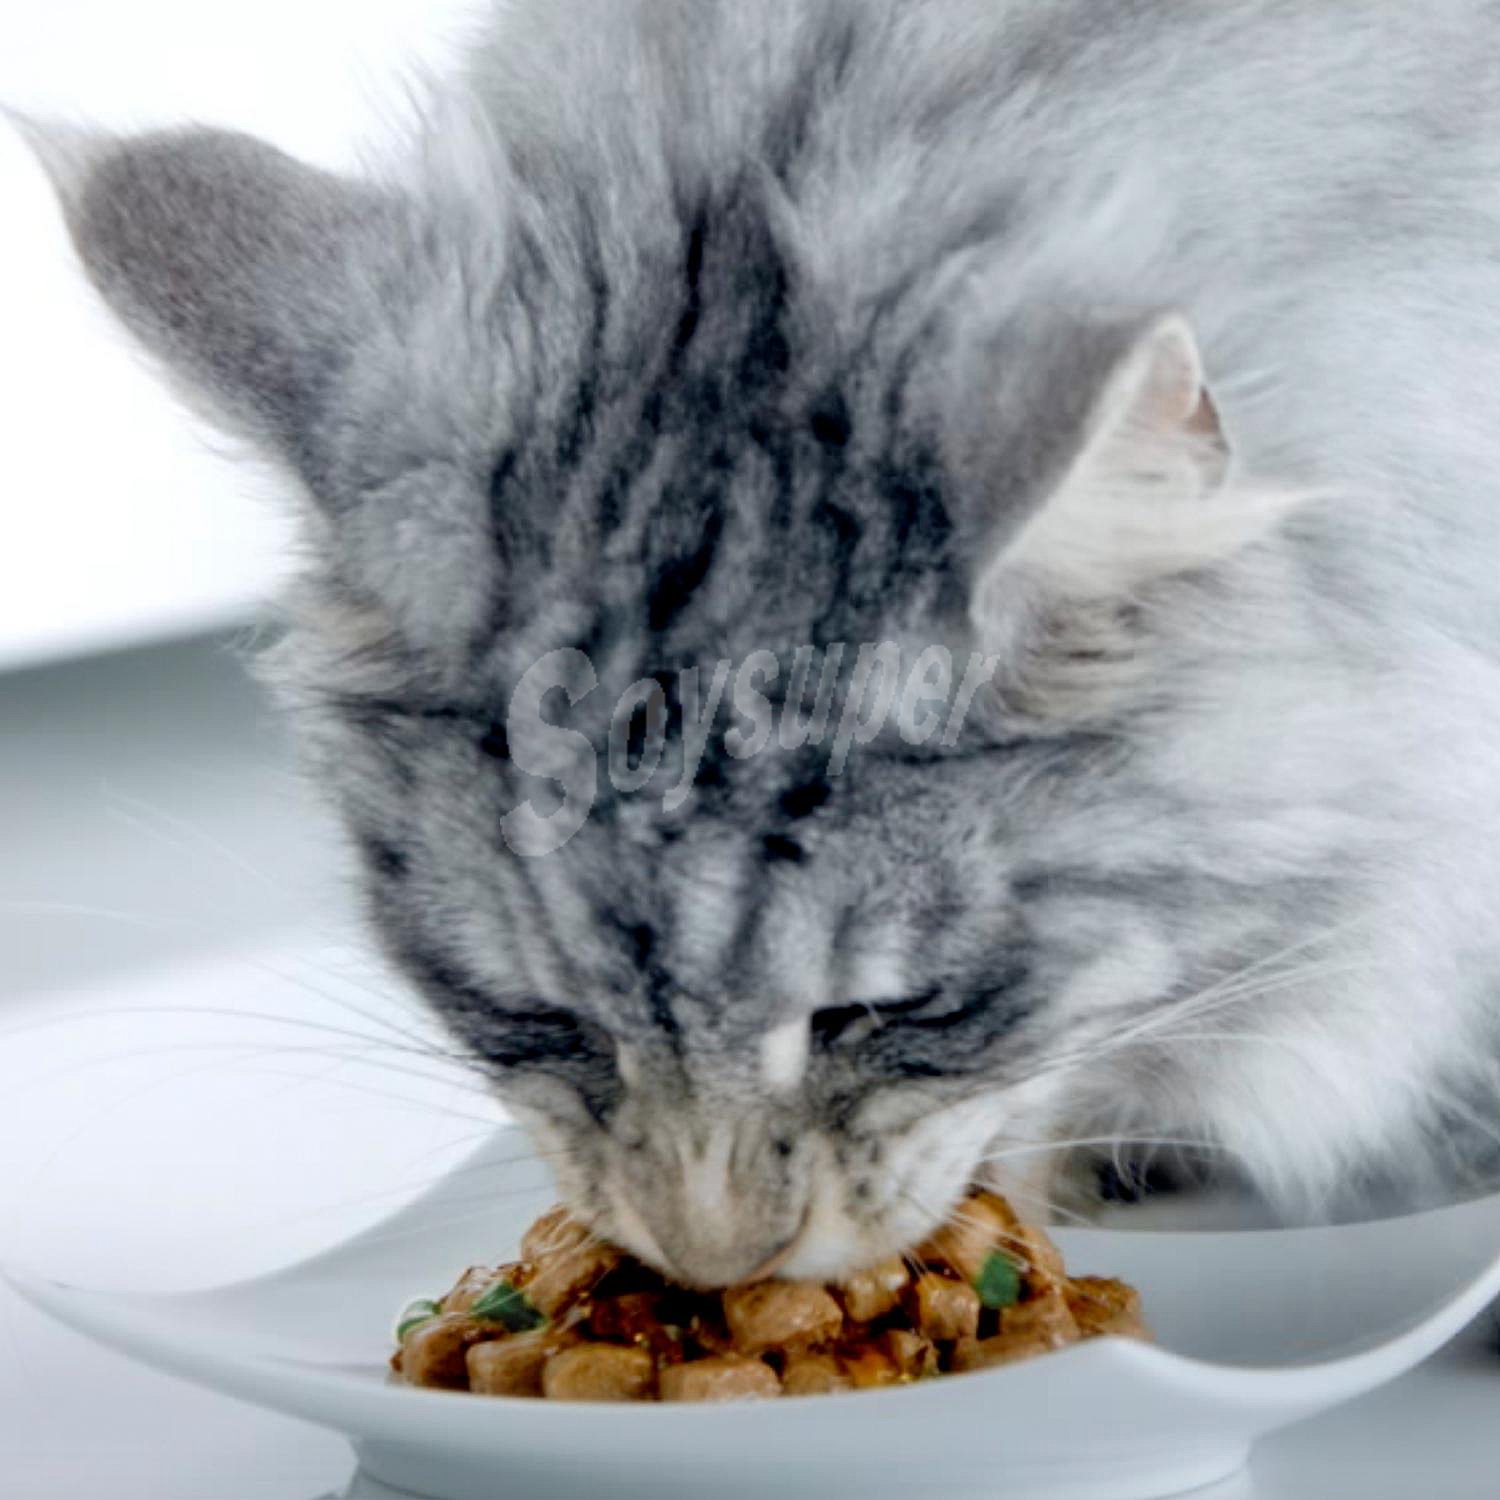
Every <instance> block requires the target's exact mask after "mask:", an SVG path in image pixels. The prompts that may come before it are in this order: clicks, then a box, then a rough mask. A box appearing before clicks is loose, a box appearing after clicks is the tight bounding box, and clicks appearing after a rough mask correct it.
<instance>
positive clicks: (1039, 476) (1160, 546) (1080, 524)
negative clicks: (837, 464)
mask: <svg viewBox="0 0 1500 1500" xmlns="http://www.w3.org/2000/svg"><path fill="white" fill-rule="evenodd" d="M999 357H1000V358H1001V360H1003V361H1006V363H1008V366H1009V368H1008V369H1003V370H1002V371H999V372H997V373H998V374H999V378H1000V382H1001V385H1000V389H999V390H997V391H996V392H995V393H994V399H993V401H992V403H991V404H990V405H989V413H988V417H989V428H988V431H985V432H982V433H980V434H979V442H978V446H977V452H978V454H979V455H981V463H980V464H979V465H977V466H971V469H970V477H969V482H968V488H969V489H970V491H971V495H972V501H971V511H970V520H971V523H972V525H973V530H972V533H971V543H970V546H971V560H972V564H973V569H974V571H973V579H972V581H973V586H974V595H975V603H974V608H975V613H976V616H977V617H982V616H984V615H985V614H986V613H991V612H993V611H995V610H1001V611H1003V610H1005V609H1006V608H1007V607H1008V605H1009V604H1010V603H1012V602H1014V601H1015V600H1016V598H1017V597H1018V596H1019V595H1024V596H1026V597H1027V598H1028V599H1031V600H1033V601H1034V600H1035V599H1037V598H1038V597H1048V596H1050V597H1052V598H1054V599H1076V600H1109V599H1119V598H1127V597H1129V596H1131V595H1134V594H1136V593H1138V592H1139V591H1140V590H1141V589H1143V588H1145V587H1147V586H1149V585H1151V584H1152V583H1154V582H1157V581H1159V580H1161V579H1164V578H1168V577H1171V576H1174V575H1178V574H1185V573H1191V572H1195V571H1197V570H1199V569H1202V568H1206V567H1210V566H1212V565H1214V564H1216V563H1219V562H1222V561H1224V560H1225V559H1227V558H1229V557H1231V556H1233V555H1234V554H1236V553H1238V552H1239V551H1241V550H1242V549H1243V548H1245V547H1248V546H1249V545H1251V544H1252V543H1254V542H1256V541H1257V540H1259V539H1260V538H1262V537H1264V536H1265V535H1266V534H1267V533H1268V532H1269V531H1271V530H1272V529H1273V528H1274V527H1275V526H1276V524H1277V523H1278V522H1279V521H1280V520H1281V519H1282V517H1283V516H1284V515H1285V514H1286V513H1287V511H1288V509H1289V508H1291V507H1292V506H1293V505H1294V504H1295V503H1296V497H1294V496H1292V495H1289V494H1287V493H1286V492H1283V491H1278V490H1276V489H1274V488H1268V487H1266V486H1263V485H1256V484H1252V483H1248V482H1245V481H1244V479H1243V478H1242V477H1241V476H1240V475H1238V474H1237V472H1236V463H1235V456H1234V453H1233V450H1232V446H1231V443H1230V440H1229V438H1228V436H1227V435H1226V433H1225V431H1224V428H1223V425H1222V423H1221V421H1220V417H1219V411H1218V408H1217V406H1216V405H1215V402H1214V400H1213V397H1212V396H1211V394H1210V392H1209V390H1208V387H1207V384H1206V381H1205V378H1204V372H1203V363H1202V360H1201V358H1200V356H1199V352H1198V345H1197V341H1196V339H1195V338H1194V336H1193V331H1192V328H1191V327H1190V325H1189V324H1188V322H1187V321H1186V319H1184V318H1183V317H1181V316H1178V315H1176V314H1167V315H1163V316H1156V317H1151V318H1147V319H1141V320H1129V321H1125V322H1099V323H1094V324H1089V323H1086V322H1081V321H1078V320H1069V321H1067V322H1065V323H1063V324H1062V325H1061V326H1058V325H1057V324H1055V323H1054V324H1053V325H1052V326H1051V327H1050V329H1045V330H1039V331H1038V334H1037V335H1035V336H1034V337H1033V338H1031V339H1022V340H1020V341H1018V342H1017V343H1016V344H1015V345H1014V346H1012V347H1011V348H1009V349H1008V350H1001V351H1000V352H999ZM974 451H976V450H974V449H971V453H972V452H974ZM987 491H988V493H987ZM976 511H977V512H978V514H977V515H976V514H975V512H976Z"/></svg>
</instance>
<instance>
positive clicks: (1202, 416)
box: [1185, 386, 1223, 438]
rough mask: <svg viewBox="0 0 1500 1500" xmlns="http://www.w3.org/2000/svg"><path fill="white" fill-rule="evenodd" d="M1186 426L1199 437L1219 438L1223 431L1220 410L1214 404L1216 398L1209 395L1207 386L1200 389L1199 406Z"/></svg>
mask: <svg viewBox="0 0 1500 1500" xmlns="http://www.w3.org/2000/svg"><path fill="white" fill-rule="evenodd" d="M1185 425H1186V427H1187V430H1188V431H1189V432H1191V433H1193V434H1195V435H1196V436H1198V437H1207V438H1211V437H1217V436H1218V435H1219V433H1220V432H1221V431H1222V430H1223V426H1222V424H1221V423H1220V421H1219V408H1218V407H1217V406H1216V405H1215V404H1214V398H1213V397H1212V396H1210V395H1209V394H1208V389H1207V387H1206V386H1200V387H1199V390H1198V405H1197V407H1196V408H1195V409H1194V410H1193V412H1192V414H1191V415H1190V416H1189V417H1188V419H1187V422H1186V424H1185Z"/></svg>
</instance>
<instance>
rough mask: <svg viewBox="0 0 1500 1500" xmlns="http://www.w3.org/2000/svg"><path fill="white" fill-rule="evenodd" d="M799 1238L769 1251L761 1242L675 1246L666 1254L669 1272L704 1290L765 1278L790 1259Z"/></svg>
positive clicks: (689, 1284) (763, 1279)
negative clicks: (732, 1245)
mask: <svg viewBox="0 0 1500 1500" xmlns="http://www.w3.org/2000/svg"><path fill="white" fill-rule="evenodd" d="M799 1238H800V1232H799V1234H797V1235H792V1236H790V1237H789V1238H787V1239H784V1240H783V1241H782V1242H781V1243H780V1244H778V1245H775V1246H773V1247H772V1248H771V1249H770V1251H769V1253H768V1252H767V1250H766V1247H765V1246H764V1245H757V1244H755V1243H753V1242H751V1243H747V1244H745V1245H743V1246H741V1247H738V1248H735V1247H729V1246H719V1245H674V1246H672V1247H671V1249H670V1250H668V1251H667V1253H666V1254H667V1260H668V1262H669V1268H668V1274H669V1275H670V1276H671V1277H672V1278H673V1279H674V1280H675V1281H680V1282H682V1283H684V1284H685V1285H687V1286H692V1287H698V1288H701V1289H703V1290H705V1291H717V1290H718V1289H720V1288H721V1287H726V1286H742V1285H744V1284H745V1283H746V1282H750V1281H765V1280H767V1279H768V1278H769V1277H771V1276H774V1275H775V1274H776V1272H777V1271H778V1270H779V1269H780V1268H781V1267H782V1266H784V1265H785V1264H786V1263H787V1261H789V1260H790V1259H791V1258H792V1256H793V1254H795V1252H796V1246H797V1240H798V1239H799Z"/></svg>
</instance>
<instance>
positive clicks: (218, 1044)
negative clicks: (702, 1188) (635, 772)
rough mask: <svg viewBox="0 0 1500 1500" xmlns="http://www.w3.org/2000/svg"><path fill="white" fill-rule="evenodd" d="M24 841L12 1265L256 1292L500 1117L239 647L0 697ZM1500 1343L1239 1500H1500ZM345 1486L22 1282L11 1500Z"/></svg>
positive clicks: (18, 852)
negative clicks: (430, 1023)
mask: <svg viewBox="0 0 1500 1500" xmlns="http://www.w3.org/2000/svg"><path fill="white" fill-rule="evenodd" d="M0 828H3V829H4V830H5V831H6V834H7V838H6V842H5V844H4V846H3V848H0V973H4V974H6V975H8V976H17V975H19V976H21V982H19V983H16V982H9V983H7V982H4V981H0V1260H8V1261H21V1262H24V1263H27V1264H30V1265H32V1266H35V1267H37V1268H39V1269H48V1270H51V1271H52V1272H54V1273H55V1274H59V1275H65V1276H68V1277H71V1278H74V1279H77V1280H80V1281H92V1282H95V1283H97V1284H104V1285H115V1286H122V1287H124V1286H132V1287H134V1286H139V1287H152V1286H156V1287H163V1288H165V1287H171V1286H188V1285H206V1284H210V1283H213V1282H217V1281H222V1280H230V1279H237V1278H239V1277H241V1276H245V1275H250V1274H254V1273H256V1272H258V1271H261V1270H267V1269H270V1268H271V1267H273V1266H275V1265H279V1264H285V1263H287V1262H290V1261H292V1260H296V1259H299V1258H301V1257H302V1256H304V1255H306V1254H309V1253H311V1252H313V1251H315V1250H317V1249H319V1248H322V1247H324V1246H327V1245H331V1244H334V1243H337V1242H338V1241H339V1240H340V1239H342V1238H343V1237H345V1236H346V1235H348V1234H349V1233H351V1232H353V1231H355V1230H357V1229H360V1228H362V1227H364V1226H366V1225H368V1224H370V1223H372V1222H374V1221H375V1220H376V1219H378V1218H380V1217H383V1216H384V1215H385V1214H386V1213H388V1212H390V1211H392V1210H394V1209H395V1208H396V1207H397V1206H399V1205H400V1203H401V1202H402V1201H403V1200H404V1198H405V1197H407V1196H409V1195H410V1194H412V1193H414V1192H415V1191H416V1190H417V1189H418V1188H419V1187H420V1186H421V1184H422V1183H423V1182H424V1181H426V1180H427V1179H428V1178H429V1177H430V1176H431V1174H432V1173H434V1172H437V1171H440V1170H442V1168H443V1166H444V1165H445V1164H446V1163H448V1162H451V1161H454V1160H456V1159H457V1158H458V1157H459V1156H461V1155H462V1154H463V1153H464V1152H465V1151H466V1150H467V1149H468V1148H469V1146H470V1145H471V1143H472V1142H473V1140H474V1139H475V1138H476V1137H477V1135H478V1134H479V1133H480V1132H483V1131H485V1130H487V1129H489V1128H490V1127H491V1125H492V1124H493V1123H494V1122H495V1121H496V1120H497V1119H498V1113H497V1111H496V1110H495V1108H494V1107H493V1106H492V1105H490V1104H488V1103H486V1102H485V1101H484V1100H483V1099H481V1098H479V1097H478V1096H476V1095H475V1094H474V1093H473V1092H472V1091H471V1090H470V1088H469V1084H468V1080H467V1079H466V1078H465V1077H464V1076H463V1075H462V1074H461V1073H458V1072H455V1071H454V1070H452V1069H451V1068H449V1067H447V1066H446V1065H444V1064H442V1063H440V1062H438V1061H434V1060H430V1059H429V1058H427V1057H425V1056H424V1055H422V1054H421V1052H420V1051H419V1050H409V1049H410V1047H411V1039H410V1038H409V1037H408V1036H406V1035H404V1034H402V1035H398V1034H397V1033H396V1032H395V1031H394V1030H392V1028H393V1027H401V1028H403V1029H404V1028H409V1027H411V1026H414V1025H415V1026H419V1027H420V1025H421V1022H420V1019H419V1018H418V1017H416V1016H415V1014H414V1013H413V1012H412V1011H411V1010H410V1008H409V1005H408V1002H406V1001H405V1000H404V998H403V997H402V996H401V994H400V991H399V987H397V986H393V985H391V984H389V983H388V982H387V981H385V980H383V979H382V978H381V977H380V976H379V975H378V972H377V971H376V970H375V969H374V968H373V966H372V965H371V964H370V962H369V960H368V958H366V957H363V956H361V953H360V950H359V948H358V945H357V943H356V942H355V941H354V940H352V939H351V938H350V936H349V922H348V909H349V904H350V903H349V901H348V898H347V896H346V894H345V893H344V890H343V887H342V885H341V880H340V876H339V867H338V863H337V861H336V860H335V859H334V857H333V853H332V851H333V842H332V837H331V834H330V832H329V830H328V828H327V825H326V824H325V823H324V822H323V820H322V819H321V816H320V815H319V813H318V812H317V810H316V809H315V807H314V806H313V805H312V804H311V803H310V802H309V800H308V799H307V798H306V796H305V794H304V793H302V792H301V791H300V790H299V789H298V786H297V783H296V781H295V779H294V778H293V777H292V776H291V774H290V769H289V762H288V760H287V756H286V751H285V747H284V745H283V744H282V742H281V740H280V738H279V736H277V735H276V734H275V733H274V732H271V731H269V730H267V729H266V728H264V727H263V725H262V721H261V718H260V709H259V705H258V702H257V700H256V698H255V696H254V695H253V694H252V693H251V691H250V689H249V688H248V686H247V685H246V684H245V683H244V681H243V680H242V678H241V677H240V675H239V669H238V667H237V666H235V664H234V663H233V662H232V661H231V660H229V659H228V658H227V657H226V656H224V654H223V653H222V652H221V651H220V650H219V649H218V648H217V647H214V648H204V647H186V648H174V649H170V650H164V651H156V652H149V653H140V654H137V655H135V656H131V657H122V658H117V659H114V660H112V661H110V662H103V663H94V664H89V665H85V666H76V667H71V668H65V669H53V670H51V671H48V672H41V673H34V674H29V675H27V676H24V677H16V678H10V679H5V678H0ZM319 1028H324V1029H319ZM1419 1251H1420V1246H1414V1247H1413V1253H1419ZM1494 1345H1495V1336H1494V1329H1493V1327H1492V1326H1490V1325H1488V1324H1486V1325H1483V1326H1479V1327H1476V1328H1474V1329H1473V1330H1471V1331H1470V1333H1469V1334H1468V1335H1466V1336H1465V1337H1464V1338H1463V1339H1461V1340H1460V1341H1459V1342H1458V1343H1456V1344H1455V1345H1453V1346H1452V1347H1450V1348H1449V1349H1448V1350H1447V1351H1445V1352H1444V1353H1443V1354H1442V1355H1440V1356H1439V1357H1438V1358H1436V1359H1434V1360H1433V1361H1431V1362H1430V1363H1429V1364H1428V1365H1427V1366H1426V1367H1424V1368H1423V1369H1421V1370H1419V1371H1417V1372H1416V1373H1414V1374H1413V1375H1411V1376H1409V1377H1407V1378H1406V1379H1404V1380H1402V1381H1400V1382H1399V1383H1397V1384H1396V1385H1393V1386H1391V1387H1389V1388H1387V1389H1386V1390H1384V1391H1381V1392H1377V1393H1376V1394H1375V1395H1373V1396H1371V1397H1369V1398H1367V1399H1365V1400H1364V1401H1361V1402H1359V1403H1356V1404H1355V1405H1352V1406H1350V1407H1347V1408H1345V1409H1343V1410H1340V1411H1337V1412H1334V1413H1332V1414H1330V1415H1328V1416H1325V1417H1323V1418H1320V1419H1318V1420H1316V1421H1314V1422H1312V1423H1309V1424H1307V1425H1306V1426H1304V1427H1302V1428H1299V1429H1294V1430H1292V1431H1290V1432H1287V1433H1285V1434H1283V1435H1282V1436H1281V1437H1279V1438H1278V1439H1276V1440H1274V1441H1272V1442H1271V1443H1269V1444H1268V1445H1266V1446H1265V1447H1264V1449H1263V1450H1262V1451H1261V1452H1260V1453H1259V1454H1258V1456H1257V1458H1256V1461H1255V1465H1254V1468H1253V1471H1252V1473H1251V1474H1250V1475H1247V1476H1245V1477H1243V1478H1242V1479H1240V1480H1236V1481H1234V1482H1233V1483H1232V1484H1230V1485H1228V1486H1221V1487H1220V1488H1219V1489H1218V1490H1216V1491H1214V1492H1213V1494H1214V1496H1215V1497H1216V1500H1225V1497H1267V1500H1340V1497H1343V1496H1346V1495H1347V1496H1351V1497H1360V1500H1492V1497H1494V1496H1495V1495H1497V1494H1500V1354H1497V1353H1496V1352H1495V1347H1494ZM352 1469H353V1464H352V1459H351V1457H350V1455H349V1452H348V1450H347V1448H346V1447H345V1446H344V1444H343V1442H342V1441H341V1440H340V1439H339V1438H337V1437H335V1436H332V1435H329V1434H326V1433H323V1432H320V1431H318V1430H316V1429H313V1428H309V1427H306V1426H303V1425H300V1424H298V1423H295V1422H290V1421H287V1420H285V1419H282V1418H279V1417H274V1416H271V1415H268V1414H264V1413H261V1412H258V1411H256V1410H254V1409H253V1408H250V1407H247V1406H242V1405H239V1404H237V1403H235V1402H232V1401H228V1400H226V1399H223V1398H220V1397H217V1396H213V1395H210V1394H208V1393H206V1392H203V1391H199V1390H196V1389H194V1388H192V1387H190V1386H188V1385H185V1384H182V1383H180V1382H177V1381H175V1380H171V1379H168V1378H166V1377H163V1376H158V1375H156V1374H154V1373H152V1372H150V1371H147V1370H143V1369H140V1368H137V1367H135V1366H133V1365H131V1364H130V1363H129V1362H128V1361H126V1360H124V1359H122V1358H120V1357H118V1356H116V1355H114V1354H111V1353H108V1352H106V1351H104V1350H102V1349H99V1348H97V1347H95V1346H93V1345H92V1344H90V1343H89V1342H87V1341H86V1340H84V1339H82V1338H81V1337H79V1336H77V1335H75V1334H72V1333H70V1332H68V1331H66V1330H63V1329H61V1328H58V1327H55V1326H53V1325H51V1324H50V1323H49V1322H48V1321H46V1320H45V1319H44V1318H43V1317H42V1316H41V1315H40V1314H37V1313H35V1312H33V1311H32V1310H31V1309H30V1308H29V1307H27V1306H25V1305H23V1304H21V1303H20V1302H19V1301H18V1300H17V1299H16V1298H15V1297H14V1296H13V1295H12V1294H11V1293H9V1292H8V1291H7V1290H5V1289H3V1287H0V1496H3V1497H4V1500H325V1497H335V1496H345V1495H347V1496H350V1497H351V1500H352V1497H365V1500H376V1497H377V1496H380V1495H381V1492H380V1491H379V1490H378V1489H376V1488H375V1487H373V1486H371V1485H369V1484H367V1483H365V1482H363V1481H360V1480H358V1479H357V1478H354V1477H352ZM497 1493H498V1492H497ZM601 1493H602V1492H601Z"/></svg>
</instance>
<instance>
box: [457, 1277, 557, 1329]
mask: <svg viewBox="0 0 1500 1500" xmlns="http://www.w3.org/2000/svg"><path fill="white" fill-rule="evenodd" d="M469 1316H470V1317H471V1318H479V1319H481V1320H482V1321H484V1322H486V1323H503V1324H504V1325H505V1326H506V1327H507V1328H508V1329H509V1330H510V1331H511V1332H512V1333H527V1332H529V1331H530V1330H531V1329H533V1328H540V1327H541V1326H542V1324H543V1323H545V1322H546V1321H547V1320H546V1318H544V1317H543V1316H542V1314H541V1313H540V1312H539V1311H538V1310H537V1309H536V1308H535V1307H533V1306H532V1305H531V1303H530V1301H529V1300H528V1299H527V1297H526V1294H525V1293H524V1292H520V1291H517V1290H516V1288H515V1287H513V1286H512V1285H511V1284H510V1282H508V1281H497V1282H496V1283H495V1284H494V1286H492V1287H491V1288H490V1289H489V1291H487V1292H486V1293H485V1294H484V1296H482V1297H481V1298H480V1299H479V1301H478V1302H476V1303H475V1304H474V1305H473V1307H471V1308H470V1309H469Z"/></svg>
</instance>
